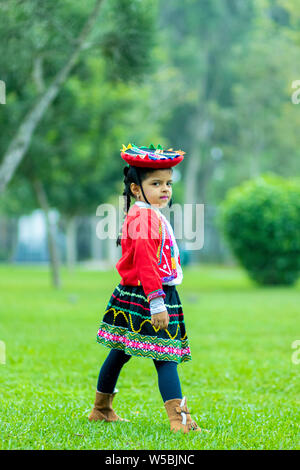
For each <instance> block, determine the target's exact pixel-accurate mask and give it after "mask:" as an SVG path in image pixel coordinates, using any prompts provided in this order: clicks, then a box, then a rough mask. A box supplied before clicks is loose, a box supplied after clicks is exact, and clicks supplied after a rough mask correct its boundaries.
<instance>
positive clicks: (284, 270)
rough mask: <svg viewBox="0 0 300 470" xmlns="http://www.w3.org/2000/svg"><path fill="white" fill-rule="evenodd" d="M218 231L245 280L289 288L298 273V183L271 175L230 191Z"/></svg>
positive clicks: (299, 197) (299, 259) (299, 195)
mask: <svg viewBox="0 0 300 470" xmlns="http://www.w3.org/2000/svg"><path fill="white" fill-rule="evenodd" d="M220 220H221V224H222V229H223V231H224V234H225V236H226V238H227V240H228V242H229V244H230V247H231V249H232V251H233V253H234V254H235V256H236V257H237V259H238V260H239V261H240V263H241V264H242V266H244V268H245V269H246V270H247V271H248V273H249V275H250V276H251V277H252V278H253V279H254V280H256V281H257V282H259V283H260V284H266V285H267V284H269V285H278V284H286V285H290V284H293V283H295V281H296V280H297V278H298V276H299V273H300V237H299V233H300V184H299V182H298V184H297V183H296V182H292V181H286V180H284V179H283V178H280V177H278V176H274V175H265V176H262V177H260V178H258V179H256V180H252V181H247V182H245V183H243V184H242V185H241V186H240V187H237V188H234V189H232V190H231V191H229V194H228V196H227V199H226V200H225V201H224V203H223V204H222V206H221V216H220Z"/></svg>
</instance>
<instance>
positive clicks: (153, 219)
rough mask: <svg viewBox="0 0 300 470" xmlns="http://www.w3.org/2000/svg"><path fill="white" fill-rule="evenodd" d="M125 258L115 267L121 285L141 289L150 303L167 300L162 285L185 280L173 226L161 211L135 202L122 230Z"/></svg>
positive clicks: (123, 254) (123, 255)
mask: <svg viewBox="0 0 300 470" xmlns="http://www.w3.org/2000/svg"><path fill="white" fill-rule="evenodd" d="M121 246H122V257H121V258H120V260H119V261H118V262H117V264H116V268H117V270H118V272H119V274H120V276H121V278H122V279H121V284H122V285H131V286H132V285H133V286H140V285H142V287H143V290H144V292H145V295H146V297H147V300H148V302H150V300H151V299H154V298H155V297H160V296H162V297H165V293H164V291H163V284H169V285H170V284H173V283H174V284H175V283H177V282H176V280H177V278H178V283H180V282H181V279H182V270H181V265H180V255H179V250H178V247H177V244H176V240H175V237H174V234H173V231H172V228H171V226H170V225H169V224H168V223H167V222H166V219H165V217H164V216H163V215H162V214H161V213H160V211H159V209H156V208H153V207H152V206H150V205H149V204H146V203H141V202H136V203H135V204H134V205H133V206H132V207H131V208H130V209H129V212H128V214H127V216H126V218H125V221H124V224H123V228H122V241H121Z"/></svg>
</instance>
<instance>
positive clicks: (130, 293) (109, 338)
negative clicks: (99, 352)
mask: <svg viewBox="0 0 300 470" xmlns="http://www.w3.org/2000/svg"><path fill="white" fill-rule="evenodd" d="M163 290H164V292H165V294H166V297H165V298H164V302H165V305H166V308H167V310H168V313H169V316H170V321H169V325H168V328H167V329H166V330H160V329H159V328H155V327H154V326H152V325H151V314H150V306H149V302H148V301H147V298H146V296H145V293H144V290H143V287H142V286H123V285H122V284H119V285H118V286H117V287H116V288H115V290H114V292H113V294H112V296H111V298H110V301H109V302H108V305H107V308H106V311H105V313H104V317H103V320H102V322H101V323H100V327H99V330H98V333H97V342H98V343H101V344H103V345H104V346H107V347H109V348H111V349H121V350H123V351H124V352H125V353H126V354H129V355H131V356H142V357H148V358H151V359H157V360H160V361H175V362H178V363H180V362H185V361H189V360H191V351H190V347H189V342H188V338H187V334H186V330H185V323H184V316H183V311H182V305H181V302H180V298H179V295H178V292H177V290H176V286H167V285H164V286H163Z"/></svg>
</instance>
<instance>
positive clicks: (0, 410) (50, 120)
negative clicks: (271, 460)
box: [0, 0, 300, 450]
mask: <svg viewBox="0 0 300 470" xmlns="http://www.w3.org/2000/svg"><path fill="white" fill-rule="evenodd" d="M0 38H1V42H0V125H1V135H0V318H1V321H0V381H1V386H0V402H1V407H0V422H1V424H2V426H0V448H5V449H16V448H17V449H99V448H100V449H114V450H115V449H187V448H188V449H199V447H201V448H203V449H204V448H205V449H291V448H299V442H300V439H299V422H300V416H299V409H300V408H299V396H300V395H299V364H300V348H299V345H300V339H299V318H300V315H299V313H300V311H299V309H300V302H299V290H300V280H299V274H300V181H299V175H300V145H299V129H300V63H299V55H300V9H299V0H185V1H182V0H81V1H74V0H56V1H55V2H54V1H45V0H0ZM129 143H134V144H136V145H141V146H146V145H150V144H151V143H152V144H153V145H154V146H155V147H157V146H158V145H161V146H162V147H163V148H173V149H175V150H178V149H181V150H183V151H185V152H186V155H185V159H184V160H183V162H182V163H181V164H180V165H179V166H178V167H176V168H175V169H174V185H173V194H174V198H173V199H174V204H180V205H183V204H193V205H195V204H203V205H204V222H203V226H202V227H200V230H202V229H203V230H204V246H203V247H202V248H201V249H197V250H187V246H186V245H187V241H186V240H184V239H182V240H181V239H180V240H178V244H179V248H180V255H181V261H182V264H183V265H184V279H183V282H182V285H180V286H178V291H179V293H180V299H181V301H182V305H183V309H184V312H185V321H186V324H187V331H189V341H190V345H191V350H192V357H193V360H192V361H190V363H191V364H190V363H187V364H185V365H184V366H182V367H181V368H180V377H181V382H182V386H183V387H184V394H186V395H187V396H188V397H189V400H190V403H191V406H192V412H193V413H195V417H196V418H197V417H198V418H199V422H200V423H201V426H203V427H204V428H206V429H210V430H211V433H210V434H209V435H207V436H202V439H197V437H196V436H195V437H194V439H193V437H191V438H190V439H188V440H186V439H184V438H182V439H177V438H176V437H174V436H171V435H170V432H169V426H168V425H167V422H165V421H164V419H165V417H163V411H164V410H163V409H162V403H161V398H160V395H159V391H158V388H157V383H156V382H157V377H156V372H155V371H154V368H153V364H152V361H140V359H138V358H137V360H136V361H135V359H133V360H132V361H130V362H129V364H128V365H127V366H126V373H125V372H124V374H123V373H122V374H123V375H122V374H121V377H120V379H119V381H118V389H120V394H118V395H119V396H118V397H117V411H118V412H120V415H121V416H124V417H125V416H126V417H128V418H129V419H130V420H131V422H130V423H125V424H124V423H122V424H121V425H120V426H119V427H118V426H111V427H106V428H105V432H103V427H101V426H99V427H98V426H91V425H90V423H89V422H88V419H87V416H88V414H89V412H90V409H91V406H92V401H93V399H94V389H95V386H96V381H97V376H98V372H99V367H100V364H101V363H102V362H103V360H104V358H105V357H106V355H107V353H108V350H107V349H105V348H99V346H98V345H97V344H96V332H97V330H98V326H99V321H100V320H101V319H102V317H103V313H104V311H105V306H107V305H108V304H107V302H108V300H109V299H110V296H111V293H112V290H113V289H114V287H115V286H116V285H117V284H118V283H119V282H120V277H119V275H118V273H117V271H116V269H115V263H116V261H117V260H118V259H119V257H120V255H121V250H120V247H118V248H117V247H116V237H117V235H118V232H119V229H120V227H117V230H116V236H115V237H114V238H111V239H109V238H107V239H105V240H101V239H99V238H97V235H96V228H97V224H98V223H99V221H100V217H99V215H97V208H98V207H99V206H100V205H102V204H110V205H112V206H110V207H113V206H114V207H116V210H117V213H118V208H119V200H120V198H121V200H122V192H123V168H124V166H125V164H124V162H123V161H122V160H121V158H120V149H121V148H122V144H124V145H126V146H127V145H128V144H129ZM170 212H171V211H170ZM170 220H171V222H174V221H173V220H172V214H171V213H170ZM120 222H122V218H121V220H120ZM186 223H187V224H190V225H191V226H192V229H194V227H195V226H194V220H191V221H189V220H188V221H186ZM174 228H175V234H176V227H174ZM149 389H150V390H151V393H150V394H149Z"/></svg>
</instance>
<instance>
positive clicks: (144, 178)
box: [89, 144, 201, 433]
mask: <svg viewBox="0 0 300 470" xmlns="http://www.w3.org/2000/svg"><path fill="white" fill-rule="evenodd" d="M184 153H185V152H182V151H181V150H178V151H173V149H169V150H168V151H163V149H162V148H161V147H160V146H158V147H157V149H155V147H154V146H153V145H150V147H149V148H147V147H140V148H139V147H136V146H135V145H130V144H129V145H128V147H127V148H125V146H123V149H122V151H121V157H122V158H123V159H124V160H125V161H126V162H127V163H128V164H129V166H127V167H125V168H124V175H125V178H124V183H125V189H124V192H123V195H124V197H125V202H126V205H125V210H124V213H125V214H126V217H125V220H124V223H123V228H122V240H121V246H122V257H121V259H120V260H119V261H118V263H117V265H116V268H117V270H118V272H119V274H120V276H121V278H122V279H121V281H120V284H119V285H118V286H117V287H116V288H115V290H114V292H113V294H112V296H111V298H110V301H109V303H108V305H107V308H106V311H105V314H104V317H103V321H102V322H101V324H100V327H99V330H98V335H97V341H98V342H99V343H101V344H103V345H104V346H107V347H109V348H110V349H111V351H110V352H109V354H108V356H107V358H106V360H105V361H104V363H103V365H102V367H101V370H100V373H99V378H98V383H97V391H96V400H95V405H94V408H93V410H92V412H91V414H90V416H89V420H90V421H98V420H104V421H117V420H121V421H123V419H122V418H120V417H119V416H118V415H117V414H116V413H115V412H114V410H113V408H112V401H113V398H114V396H115V394H116V392H117V390H116V389H115V386H116V383H117V380H118V377H119V374H120V371H121V369H122V367H123V366H124V364H125V363H126V362H128V361H129V360H130V358H131V357H132V356H140V357H145V358H151V359H153V362H154V365H155V368H156V371H157V374H158V386H159V390H160V393H161V396H162V399H163V401H164V406H165V409H166V412H167V414H168V417H169V420H170V426H171V430H172V431H175V432H176V431H179V430H182V431H183V432H184V433H188V432H189V431H201V429H200V428H199V426H198V425H197V423H196V422H195V421H193V420H192V419H191V417H190V413H189V410H188V408H187V405H186V398H185V397H182V392H181V386H180V381H179V377H178V372H177V365H178V363H181V362H185V361H189V360H190V359H191V353H190V348H189V343H188V339H187V334H186V331H185V323H184V316H183V312H182V306H181V302H180V298H179V295H178V292H177V290H176V285H177V284H180V283H181V282H182V277H183V274H182V269H181V265H180V256H179V251H178V246H177V243H176V240H175V237H174V233H173V230H172V227H171V225H170V224H169V222H168V221H167V219H166V218H165V217H164V215H163V214H162V213H161V212H160V210H159V209H161V208H164V207H166V206H167V204H169V207H171V205H172V199H171V198H172V171H173V170H172V167H174V166H175V165H177V164H178V163H180V162H181V161H182V160H183V158H184V157H183V154H184ZM131 197H133V198H134V199H135V203H134V204H133V206H132V207H130V202H131ZM118 244H120V236H119V238H118V240H117V245H118Z"/></svg>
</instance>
